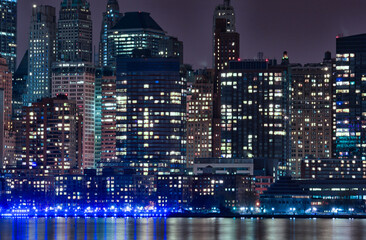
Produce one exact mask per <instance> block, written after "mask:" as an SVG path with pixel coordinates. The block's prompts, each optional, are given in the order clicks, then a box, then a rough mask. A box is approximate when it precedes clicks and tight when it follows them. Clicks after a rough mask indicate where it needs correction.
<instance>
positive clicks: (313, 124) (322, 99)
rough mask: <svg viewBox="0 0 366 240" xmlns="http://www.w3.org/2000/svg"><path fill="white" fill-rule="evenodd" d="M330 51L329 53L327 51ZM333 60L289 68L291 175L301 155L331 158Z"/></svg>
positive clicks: (293, 173) (297, 166)
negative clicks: (290, 79)
mask: <svg viewBox="0 0 366 240" xmlns="http://www.w3.org/2000/svg"><path fill="white" fill-rule="evenodd" d="M328 55H329V54H328ZM333 72H334V68H333V63H332V60H331V59H330V58H329V59H325V60H324V62H323V63H321V64H306V65H305V66H303V67H302V66H297V67H292V68H291V77H292V93H291V146H292V149H291V158H290V160H289V167H290V169H291V173H292V176H294V177H295V176H300V174H301V172H300V165H301V164H300V163H301V159H303V158H305V157H306V156H312V157H314V158H331V157H332V145H333V139H332V135H333V128H332V126H333V124H332V122H333V114H332V113H333V110H332V108H333V104H332V102H333V84H332V82H333Z"/></svg>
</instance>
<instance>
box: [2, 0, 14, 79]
mask: <svg viewBox="0 0 366 240" xmlns="http://www.w3.org/2000/svg"><path fill="white" fill-rule="evenodd" d="M17 2H18V1H17V0H1V2H0V19H1V21H0V55H1V56H2V57H3V58H5V59H6V62H7V64H8V65H9V69H10V71H11V72H12V73H13V74H14V72H15V69H16V58H17V55H16V54H17Z"/></svg>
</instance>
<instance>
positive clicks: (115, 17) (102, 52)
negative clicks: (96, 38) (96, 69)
mask: <svg viewBox="0 0 366 240" xmlns="http://www.w3.org/2000/svg"><path fill="white" fill-rule="evenodd" d="M122 16H123V14H122V13H120V11H119V4H118V1H117V0H108V3H107V9H106V11H105V12H104V13H103V21H102V29H101V31H100V42H99V66H101V67H106V66H108V54H110V51H111V50H110V47H108V34H110V33H109V32H108V31H109V30H110V29H111V28H112V27H114V25H116V23H117V22H118V21H119V19H120V18H121V17H122Z"/></svg>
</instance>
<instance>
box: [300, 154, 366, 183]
mask: <svg viewBox="0 0 366 240" xmlns="http://www.w3.org/2000/svg"><path fill="white" fill-rule="evenodd" d="M346 178H350V179H363V178H366V160H361V159H353V158H352V159H347V158H345V159H322V158H311V157H309V158H304V159H303V160H302V161H301V179H346Z"/></svg>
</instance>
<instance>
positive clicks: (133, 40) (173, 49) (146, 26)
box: [107, 12, 183, 67]
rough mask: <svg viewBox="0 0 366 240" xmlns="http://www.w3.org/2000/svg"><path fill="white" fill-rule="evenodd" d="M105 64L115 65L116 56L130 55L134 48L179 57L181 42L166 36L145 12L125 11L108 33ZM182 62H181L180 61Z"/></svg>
mask: <svg viewBox="0 0 366 240" xmlns="http://www.w3.org/2000/svg"><path fill="white" fill-rule="evenodd" d="M108 48H111V50H108V51H110V52H109V53H108V60H107V65H108V66H111V67H114V66H116V58H117V57H121V56H122V57H131V56H132V55H133V50H135V49H149V50H150V51H151V56H153V57H158V56H160V57H179V58H180V59H181V60H183V43H182V42H180V41H178V39H177V38H173V37H170V36H167V35H166V34H165V31H164V30H163V29H162V28H161V27H160V26H159V25H158V24H157V23H156V22H155V20H154V19H153V18H152V17H151V16H150V13H146V12H127V13H125V15H124V16H123V17H122V18H121V19H120V20H119V21H118V23H117V24H116V25H115V26H114V27H113V28H112V29H111V30H109V33H108ZM181 64H182V62H181Z"/></svg>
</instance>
